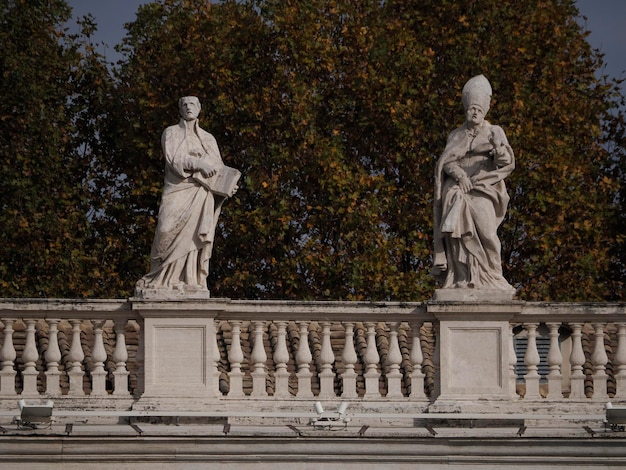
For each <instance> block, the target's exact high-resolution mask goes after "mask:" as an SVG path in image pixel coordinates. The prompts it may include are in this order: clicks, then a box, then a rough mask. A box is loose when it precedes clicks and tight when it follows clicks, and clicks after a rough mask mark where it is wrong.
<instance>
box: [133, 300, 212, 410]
mask: <svg viewBox="0 0 626 470" xmlns="http://www.w3.org/2000/svg"><path fill="white" fill-rule="evenodd" d="M133 309H134V310H138V311H139V314H140V315H141V316H142V317H143V319H144V323H143V329H144V334H143V338H144V344H143V352H144V354H143V360H144V364H143V376H144V389H143V393H142V396H141V399H140V400H139V402H138V403H137V405H139V407H140V408H141V407H143V408H146V407H148V408H149V407H150V404H153V403H157V404H159V406H161V407H162V406H163V404H164V402H165V403H167V402H168V398H171V399H174V398H176V397H178V399H177V400H173V401H172V403H171V407H173V408H176V409H180V408H184V407H185V406H188V405H189V403H180V397H186V398H187V397H189V398H191V399H193V400H194V401H195V402H197V401H204V400H205V399H208V400H211V399H213V400H214V399H215V398H216V396H217V393H218V373H217V369H216V366H215V357H216V354H215V352H216V351H215V348H216V340H215V324H214V322H215V320H214V318H215V316H216V314H217V313H218V312H219V311H221V306H220V302H219V301H215V300H213V301H198V300H180V301H146V300H139V299H133ZM166 407H168V405H167V404H166Z"/></svg>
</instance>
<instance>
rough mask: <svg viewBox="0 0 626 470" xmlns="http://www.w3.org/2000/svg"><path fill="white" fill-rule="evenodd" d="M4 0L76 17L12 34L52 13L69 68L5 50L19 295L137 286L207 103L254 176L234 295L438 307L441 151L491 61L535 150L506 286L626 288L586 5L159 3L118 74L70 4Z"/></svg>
mask: <svg viewBox="0 0 626 470" xmlns="http://www.w3.org/2000/svg"><path fill="white" fill-rule="evenodd" d="M5 3H7V4H9V5H14V4H15V5H17V4H21V10H25V9H28V8H35V6H33V5H38V4H41V5H39V8H50V9H53V10H54V12H55V15H56V16H55V15H52V16H46V17H45V18H46V19H45V20H37V21H39V23H37V21H36V20H35V17H34V15H33V14H32V11H31V14H30V15H29V14H27V13H21V15H22V16H23V18H22V19H21V21H23V23H20V24H19V25H18V26H11V25H9V24H8V22H10V21H15V20H14V18H15V16H16V15H17V13H15V12H14V14H12V15H11V14H9V13H10V12H7V11H6V8H8V7H5V9H4V10H5V11H4V13H2V15H3V17H2V19H3V21H2V23H1V24H0V28H1V30H0V35H2V37H3V39H5V38H8V39H7V40H5V41H4V43H7V42H8V43H9V44H11V39H12V36H11V31H14V29H11V28H15V27H18V28H34V29H36V30H37V31H38V32H39V35H40V36H41V37H39V36H37V35H35V36H33V37H32V38H31V37H29V39H28V40H27V41H26V42H29V41H32V44H29V47H32V48H33V49H37V50H45V51H47V52H46V54H45V58H44V59H42V60H46V61H49V62H50V64H49V66H47V67H45V68H44V67H37V66H36V64H35V63H31V62H29V61H28V60H26V59H25V58H26V55H25V54H26V52H25V51H23V50H20V49H19V48H17V47H15V48H14V49H11V48H6V49H5V50H2V51H0V56H1V57H0V58H1V59H2V61H3V62H2V67H3V73H4V75H3V76H2V77H1V78H0V87H1V88H2V93H1V94H0V103H1V107H2V108H1V109H2V120H1V121H0V126H2V130H3V132H2V133H1V137H0V138H2V146H1V148H0V152H1V153H0V162H1V164H2V169H3V171H2V174H1V175H0V178H2V187H1V188H0V191H2V196H1V199H0V204H2V213H1V215H0V217H1V219H2V220H1V223H2V224H1V226H0V231H1V232H2V236H3V240H4V243H3V244H2V246H0V289H1V291H0V292H2V296H78V297H83V296H96V297H110V296H124V295H129V294H131V293H132V289H133V286H134V283H135V282H136V280H137V279H139V278H140V277H141V276H142V275H143V274H145V271H146V269H147V266H148V261H147V257H148V254H149V249H150V243H151V241H152V236H153V233H154V227H155V223H156V221H155V219H156V214H157V208H158V202H159V194H160V190H161V185H162V179H163V160H162V155H161V152H160V146H159V136H160V134H161V132H162V130H163V128H165V127H166V126H168V125H171V124H173V123H174V122H176V121H177V119H178V116H177V108H176V101H177V99H178V97H180V96H182V95H188V94H195V95H197V96H199V97H200V99H201V102H202V104H203V114H202V115H201V122H202V126H203V127H204V128H206V129H208V130H209V131H210V132H211V133H212V134H213V135H214V136H215V137H216V139H217V141H218V143H219V144H220V148H221V151H222V156H223V158H224V160H225V162H226V163H227V164H229V165H230V166H234V167H237V168H239V169H241V170H242V172H243V175H244V176H243V180H242V184H241V188H240V190H239V192H238V193H237V195H236V196H235V197H234V198H233V199H231V200H229V201H227V203H226V204H225V206H224V210H223V212H222V215H221V218H220V225H219V227H218V236H217V242H216V245H215V249H214V255H213V259H212V260H211V273H210V277H209V288H210V290H211V294H212V295H213V296H216V297H231V298H281V299H316V300H324V299H346V300H397V301H408V300H423V299H426V298H428V297H429V296H430V295H431V294H432V291H433V289H434V288H435V287H436V286H435V284H434V280H433V279H432V277H431V276H430V273H429V271H430V267H431V252H432V187H433V171H434V165H435V162H436V159H437V158H438V156H439V154H440V153H441V151H442V150H443V147H444V145H445V138H446V134H447V133H448V132H449V131H450V130H452V129H453V128H455V127H456V126H458V125H459V124H460V123H461V122H462V119H463V116H462V107H461V100H460V91H461V88H462V86H463V84H464V83H465V81H466V80H467V79H468V78H470V77H471V76H474V75H477V74H479V73H484V74H485V75H486V76H487V77H488V78H489V80H490V82H491V84H492V86H493V89H494V99H493V100H492V105H491V110H490V112H489V115H488V116H487V119H488V120H490V121H491V122H492V123H496V124H498V125H500V126H502V127H503V128H504V129H505V131H506V133H507V136H508V139H509V141H510V143H511V146H512V147H513V149H514V151H515V153H516V162H517V168H516V170H515V171H514V173H513V174H512V175H511V177H510V178H509V181H508V188H509V193H510V195H511V203H510V206H509V212H508V215H507V218H506V220H505V221H504V223H503V226H502V228H501V230H500V238H501V239H502V241H503V263H504V270H505V277H506V278H507V279H508V280H509V281H510V282H511V283H512V284H513V285H514V286H516V287H517V288H519V290H520V297H521V298H523V299H529V300H608V299H621V298H623V294H622V284H623V282H624V280H625V279H626V272H625V270H624V263H625V262H626V256H625V254H624V251H623V234H624V227H625V225H624V222H625V221H624V220H623V216H622V215H621V214H622V213H624V211H623V206H624V202H625V198H626V194H625V193H624V190H623V188H624V169H625V165H624V150H625V149H626V145H625V141H624V135H625V132H624V115H623V108H620V107H619V106H620V104H622V105H623V96H621V95H620V94H619V92H618V88H617V85H616V83H614V82H611V81H609V80H608V79H606V78H598V76H597V71H598V70H599V69H600V67H601V65H602V57H601V55H599V54H598V53H597V52H594V51H592V50H591V48H590V46H589V44H588V43H587V42H586V40H585V33H584V31H583V29H582V28H581V26H580V24H579V23H580V22H578V21H577V20H578V18H577V15H578V12H577V10H576V8H575V6H574V2H573V1H571V0H528V1H525V2H518V1H515V0H481V1H472V0H469V1H465V2H458V1H454V0H419V1H418V0H402V1H386V2H380V1H368V0H362V1H359V2H354V1H348V0H303V1H282V0H281V1H279V0H274V1H263V0H256V1H253V0H248V1H240V2H235V1H224V2H222V3H220V4H211V3H209V2H207V1H206V0H161V1H158V2H153V3H149V4H146V5H144V6H142V7H140V9H139V11H138V15H137V19H136V21H135V22H133V23H131V24H129V25H128V33H127V36H126V38H125V39H124V41H123V43H122V44H121V45H119V46H118V47H119V49H120V51H122V52H123V54H124V59H123V60H122V62H121V63H119V64H116V65H115V67H111V68H107V67H105V66H104V65H105V64H104V60H103V58H101V57H99V56H98V55H97V54H96V53H95V52H94V50H93V48H90V46H89V41H88V36H89V29H88V28H86V30H85V31H84V33H85V34H83V35H79V36H74V37H70V36H69V35H68V34H67V33H63V32H62V31H61V30H60V27H61V23H62V21H64V19H65V18H67V15H68V12H67V11H66V9H65V7H64V2H62V1H60V0H59V1H56V2H44V1H40V2H38V1H32V2H26V1H25V0H24V1H17V0H15V1H10V2H5ZM26 4H28V7H26ZM45 5H47V7H45ZM29 22H30V23H29ZM31 23H32V24H31ZM87 26H89V25H88V24H87V25H86V27H87ZM13 41H15V39H14V38H13ZM35 41H37V42H35ZM42 48H46V49H42ZM21 54H22V55H21ZM10 61H14V62H15V64H16V65H15V67H17V72H15V73H19V74H21V75H20V76H19V77H13V78H12V75H11V73H10V72H9V70H10V69H9V68H7V65H6V64H8V63H10ZM10 79H11V80H14V82H10V81H9V80H10ZM16 84H18V85H19V86H18V85H16ZM20 103H21V104H22V105H23V106H22V107H21V108H20ZM26 104H28V106H25V105H26ZM16 106H17V108H16ZM16 109H21V110H23V111H24V112H21V113H17V114H15V112H16V111H15V110H16ZM18 142H19V146H18V145H17V144H18ZM18 150H19V152H18ZM18 156H20V158H21V159H20V158H18Z"/></svg>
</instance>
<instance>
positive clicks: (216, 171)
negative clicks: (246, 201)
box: [136, 96, 240, 298]
mask: <svg viewBox="0 0 626 470" xmlns="http://www.w3.org/2000/svg"><path fill="white" fill-rule="evenodd" d="M178 105H179V110H180V115H181V119H180V122H179V123H178V124H176V125H174V126H170V127H168V128H167V129H165V131H164V132H163V135H162V137H161V146H162V149H163V154H164V156H165V183H164V188H163V194H162V197H161V205H160V208H159V216H158V222H157V227H156V231H155V236H154V242H153V244H152V250H151V253H150V272H149V273H148V274H146V275H145V276H144V277H143V278H142V279H141V280H140V281H139V282H138V283H137V286H136V295H137V296H138V297H144V298H145V297H150V296H166V297H167V296H171V295H191V296H198V295H200V296H208V295H209V291H208V288H207V276H208V273H209V259H210V258H211V251H212V249H213V239H214V236H215V227H216V225H217V219H218V217H219V215H220V211H221V208H222V204H223V203H224V201H225V200H226V198H227V197H229V196H232V195H233V194H234V192H235V191H236V190H237V186H236V184H237V180H238V179H239V176H240V173H239V171H238V170H235V169H233V168H229V167H227V166H225V165H224V163H223V162H222V158H221V156H220V151H219V149H218V146H217V142H216V140H215V138H214V137H213V136H212V135H211V134H209V133H208V132H207V131H205V130H203V129H201V128H200V126H199V124H198V115H199V113H200V109H201V106H200V101H199V100H198V98H197V97H195V96H185V97H183V98H181V99H180V100H179V102H178Z"/></svg>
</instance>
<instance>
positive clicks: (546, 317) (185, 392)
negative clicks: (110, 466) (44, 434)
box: [0, 299, 626, 412]
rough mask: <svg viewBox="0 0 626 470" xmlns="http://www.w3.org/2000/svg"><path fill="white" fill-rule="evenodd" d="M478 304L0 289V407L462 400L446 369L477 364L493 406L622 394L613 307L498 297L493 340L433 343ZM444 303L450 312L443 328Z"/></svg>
mask: <svg viewBox="0 0 626 470" xmlns="http://www.w3.org/2000/svg"><path fill="white" fill-rule="evenodd" d="M490 308H491V306H489V305H487V304H482V303H480V302H474V303H458V302H457V303H449V302H448V303H446V302H434V301H433V302H425V303H358V302H357V303H355V302H278V301H232V300H228V299H211V300H210V301H207V300H204V301H200V300H198V301H191V300H189V301H177V302H176V301H163V302H156V301H145V300H134V299H131V300H94V301H75V300H28V299H24V300H17V299H16V300H10V299H5V300H1V301H0V322H1V327H0V408H2V409H13V408H15V402H16V400H17V399H18V398H52V399H55V401H57V402H58V403H59V405H58V406H66V407H68V408H69V407H73V406H77V404H81V403H84V404H85V406H90V407H92V408H97V407H101V408H107V409H108V408H111V409H128V408H131V407H136V406H138V405H142V406H143V407H144V409H147V408H150V407H154V406H160V405H159V404H160V403H163V402H167V401H168V400H170V401H176V400H177V399H179V398H187V397H188V396H189V395H190V396H193V397H194V401H187V402H186V403H187V405H186V406H199V405H198V404H200V403H205V404H206V403H214V402H217V401H221V402H223V403H224V406H239V405H240V404H241V403H242V402H246V403H248V404H250V406H259V407H262V406H267V405H268V404H269V403H272V404H274V405H273V406H283V407H289V406H292V405H294V404H297V403H306V404H307V406H309V405H310V402H311V401H312V400H329V401H333V402H335V403H336V402H338V401H340V400H341V401H346V400H347V401H351V402H358V403H361V404H368V403H370V404H371V406H373V407H375V406H377V405H376V404H379V405H380V406H385V407H387V408H386V409H389V407H390V406H393V405H394V404H397V403H412V404H413V406H414V407H413V408H412V409H413V410H414V411H416V412H419V411H424V410H427V409H428V408H429V406H433V405H437V403H438V402H439V403H440V402H441V399H442V398H446V399H447V400H448V403H451V402H456V401H459V399H462V398H463V391H462V390H461V392H458V391H454V387H456V386H458V384H457V383H455V382H454V381H451V379H450V376H451V375H454V374H456V376H458V377H462V380H466V379H467V380H468V390H470V389H471V387H472V386H476V385H477V384H478V385H480V381H481V379H482V374H483V373H484V374H485V377H487V378H488V376H489V374H490V372H489V371H488V370H486V369H484V368H483V366H485V364H484V363H494V364H500V363H503V368H504V370H505V374H504V376H503V377H501V378H498V377H496V381H498V384H499V387H500V388H499V390H502V391H504V392H505V394H506V397H504V399H503V397H502V396H501V394H496V395H494V396H493V397H491V396H489V394H488V393H487V394H486V395H485V393H482V392H481V393H482V395H481V396H480V397H479V398H480V401H481V402H483V403H486V404H487V406H491V404H490V400H491V399H493V402H494V403H496V402H497V404H498V405H497V406H498V409H500V410H507V409H508V408H507V406H510V409H519V406H520V405H522V406H526V405H527V407H528V409H531V408H532V409H536V408H537V407H538V406H539V407H541V406H546V407H548V406H553V405H554V404H555V403H559V404H562V405H563V406H569V405H572V404H589V403H593V404H597V405H600V404H604V403H605V402H606V401H608V400H611V401H613V402H620V401H624V402H626V306H625V305H623V304H601V303H597V304H589V303H584V304H583V303H578V304H575V303H542V302H534V303H524V302H512V303H511V304H510V305H508V306H506V308H507V309H508V310H507V312H508V313H506V315H505V317H503V318H506V319H505V320H504V321H505V325H508V328H507V327H505V330H506V332H505V334H504V335H502V341H503V348H502V351H504V352H500V350H499V349H498V348H492V346H493V345H492V344H489V342H488V341H487V342H484V343H483V342H481V341H480V340H479V341H476V343H475V344H470V345H469V350H468V349H463V348H461V349H459V351H461V352H462V354H465V353H463V351H470V352H471V354H469V355H468V356H469V357H468V358H466V357H459V356H458V355H457V356H456V358H455V357H454V356H450V354H451V353H450V351H449V350H448V349H446V348H447V347H448V346H447V345H446V344H445V343H446V342H450V341H453V340H452V339H450V338H453V339H454V341H458V339H459V336H458V335H459V331H460V332H461V334H463V331H465V330H464V328H465V329H467V331H468V335H470V336H469V337H472V336H471V335H472V334H474V333H475V332H476V331H477V330H476V327H477V325H480V324H481V322H484V321H485V318H484V317H482V316H481V315H492V313H489V312H490ZM447 310H452V311H454V312H456V313H455V315H457V316H455V317H454V322H453V325H452V327H451V329H450V328H448V326H446V325H447V323H446V322H447V321H448V320H447V319H446V318H447V317H446V315H447V313H445V312H446V311H447ZM442 312H443V313H442ZM485 312H487V313H485ZM459 318H461V320H459ZM446 328H448V329H446ZM459 328H460V329H459ZM490 328H491V327H490ZM478 331H479V333H478V336H476V338H482V337H483V336H481V335H483V333H482V332H481V330H478ZM488 331H491V330H488ZM494 331H496V335H495V336H494V337H495V338H499V337H500V336H499V333H498V330H497V329H496V330H494ZM444 333H445V334H444ZM488 338H490V337H488ZM520 338H522V339H524V347H523V348H520V347H519V344H518V343H519V341H520ZM490 348H491V349H490ZM474 351H475V352H476V356H475V357H476V358H477V359H476V360H475V361H474V362H472V360H473V359H472V358H473V357H474V355H473V352H474ZM444 352H445V354H443V353H444ZM456 354H458V352H457V353H456ZM451 358H452V359H451ZM459 359H460V360H459ZM467 361H469V362H467ZM459 364H460V365H459ZM459 367H461V368H462V370H461V369H459ZM485 367H487V368H488V367H489V366H488V365H487V366H485ZM188 370H189V371H188ZM459 371H460V372H459ZM496 375H497V374H496ZM500 382H502V383H501V384H500ZM450 383H452V384H453V385H446V384H450ZM442 385H443V390H442ZM461 385H463V384H462V383H461ZM461 388H463V387H461ZM489 393H490V392H489ZM474 398H476V397H474ZM177 406H180V405H177Z"/></svg>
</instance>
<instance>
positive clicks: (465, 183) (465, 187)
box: [459, 175, 474, 194]
mask: <svg viewBox="0 0 626 470" xmlns="http://www.w3.org/2000/svg"><path fill="white" fill-rule="evenodd" d="M473 187H474V185H473V184H472V182H471V180H470V179H469V178H468V177H467V175H465V176H462V177H461V178H459V188H460V189H461V191H462V192H463V194H467V193H469V192H470V191H471V190H472V188H473Z"/></svg>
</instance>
